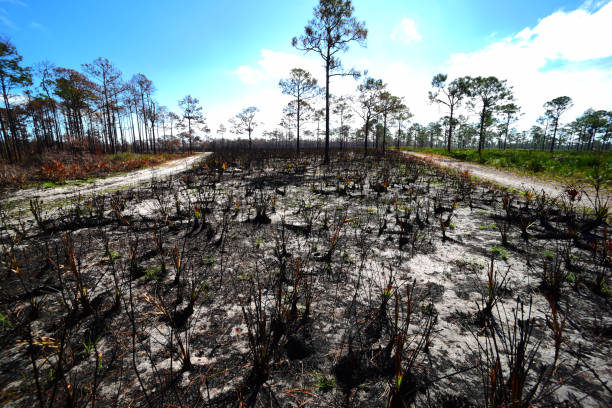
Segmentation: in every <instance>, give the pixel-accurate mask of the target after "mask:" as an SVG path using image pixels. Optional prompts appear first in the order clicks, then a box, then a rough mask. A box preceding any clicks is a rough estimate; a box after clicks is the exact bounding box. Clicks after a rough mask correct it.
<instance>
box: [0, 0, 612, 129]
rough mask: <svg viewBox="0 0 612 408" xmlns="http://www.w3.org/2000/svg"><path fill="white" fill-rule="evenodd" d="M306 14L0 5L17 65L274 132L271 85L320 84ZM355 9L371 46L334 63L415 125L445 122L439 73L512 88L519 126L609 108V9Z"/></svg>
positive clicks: (214, 5)
mask: <svg viewBox="0 0 612 408" xmlns="http://www.w3.org/2000/svg"><path fill="white" fill-rule="evenodd" d="M316 3H317V2H316V1H298V0H294V1H233V2H229V1H183V0H175V1H172V2H168V1H163V2H162V1H136V0H130V1H126V0H123V1H118V0H106V1H93V0H82V1H62V0H54V1H49V0H46V1H41V0H38V1H34V0H0V33H2V34H3V35H5V36H8V37H9V38H10V39H11V40H12V42H13V43H14V44H15V45H16V46H17V49H18V51H19V52H20V53H21V54H22V55H23V57H24V62H25V64H27V65H31V64H34V63H36V62H39V61H41V60H49V61H51V62H53V63H54V64H56V65H58V66H64V67H68V68H73V69H80V67H81V64H82V63H86V62H91V61H92V60H93V59H95V58H96V57H100V56H101V57H106V58H108V59H109V60H110V61H112V62H113V63H114V64H115V65H116V66H117V67H118V68H119V69H120V70H121V71H122V72H123V74H124V77H125V79H129V78H130V77H131V76H132V75H133V74H135V73H138V72H140V73H143V74H145V75H146V76H147V77H148V78H150V79H151V80H152V81H153V83H154V84H155V86H156V88H157V91H156V94H155V96H156V98H157V99H158V101H159V102H160V103H161V104H162V105H166V106H168V107H169V108H170V109H171V110H176V109H177V100H178V99H180V98H181V97H183V96H184V95H186V94H192V95H193V96H195V97H197V98H199V99H200V101H201V103H202V105H203V107H204V112H205V113H206V116H207V117H208V120H209V123H210V125H211V127H212V128H213V130H214V129H215V128H216V126H217V125H218V124H219V123H220V122H225V121H226V120H227V119H228V118H229V117H230V116H232V115H233V114H235V113H237V112H238V111H239V110H240V109H241V108H243V107H246V106H249V105H256V106H258V107H259V108H260V109H261V112H260V118H261V119H262V121H264V122H265V123H266V127H267V128H271V127H273V126H274V125H275V124H276V123H277V122H278V120H279V117H280V112H281V109H282V106H283V105H284V104H285V103H286V102H287V99H286V98H285V97H283V96H282V95H281V92H280V89H279V88H278V85H277V84H278V80H279V79H280V78H282V77H284V76H286V75H287V74H288V71H289V69H291V68H293V66H292V65H298V64H299V65H303V66H305V67H306V68H308V69H310V70H311V71H313V73H314V74H315V75H317V76H318V77H320V76H321V73H322V69H321V61H320V60H319V59H318V58H317V56H315V55H303V53H301V52H299V51H297V50H295V49H293V48H292V47H291V44H290V42H291V38H292V37H293V36H296V35H300V34H301V33H302V32H303V28H304V25H305V24H306V23H307V21H308V20H309V19H310V18H311V17H312V9H313V7H314V6H315V5H316ZM353 4H354V7H355V16H356V17H357V18H358V19H359V20H362V21H365V23H366V27H367V28H368V30H369V35H368V40H367V48H361V47H359V46H358V45H353V46H351V49H350V50H349V52H348V53H347V54H345V55H343V56H342V60H343V62H344V65H345V66H347V67H351V66H354V67H356V68H357V69H364V68H367V69H368V70H369V73H370V75H372V76H375V77H379V78H382V79H383V80H384V81H385V82H388V84H389V88H390V90H392V91H393V92H394V93H396V94H398V95H399V96H404V97H405V98H406V102H407V104H408V106H409V107H410V108H411V109H412V110H413V112H414V113H415V118H414V119H415V120H416V121H419V122H427V121H429V120H434V119H436V117H437V116H440V114H441V112H440V111H438V108H436V107H432V106H430V105H428V104H427V101H426V94H427V90H428V89H429V87H430V81H431V77H432V76H433V75H434V74H436V73H438V72H448V73H449V75H450V76H451V78H452V77H453V76H459V75H466V74H472V75H496V76H498V77H499V78H501V79H508V82H509V83H510V84H511V85H513V86H514V88H515V93H516V94H517V98H518V99H519V104H522V105H523V108H524V109H523V111H524V112H525V113H526V115H525V117H524V119H523V123H524V127H528V126H529V125H530V124H531V123H528V122H532V121H533V120H534V119H535V117H537V115H539V114H541V112H540V111H539V110H541V109H540V108H541V106H542V104H543V103H544V102H546V100H549V99H552V98H554V97H556V96H560V95H563V94H567V95H569V96H571V97H572V98H574V100H575V104H576V106H575V108H574V111H573V113H572V114H573V115H577V114H579V113H581V112H582V111H584V110H585V109H586V108H588V107H590V106H591V105H592V106H593V107H595V108H601V109H612V100H611V98H612V96H611V95H612V74H611V72H612V68H611V67H612V49H610V45H609V44H610V43H612V41H610V40H609V39H610V38H612V33H610V31H609V29H607V28H606V26H609V25H612V18H609V17H612V5H611V4H610V3H609V2H608V1H603V2H601V1H600V2H597V1H588V2H586V3H585V2H584V1H569V0H568V1H549V0H538V1H533V0H531V1H523V0H519V1H517V0H515V1H512V2H498V1H482V0H478V1H477V0H472V1H466V0H461V1H460V0H454V1H453V0H447V1H441V0H438V1H427V2H416V1H406V0H403V1H400V0H397V1H395V0H393V1H388V0H384V1H376V2H374V1H371V0H370V1H366V0H354V2H353ZM606 22H607V23H606ZM606 30H608V31H606ZM534 33H535V34H534ZM568 33H572V34H571V35H570V34H568ZM606 35H607V37H605V36H606ZM602 36H603V37H602ZM557 37H558V38H560V40H558V41H557V40H556V38H557ZM604 38H607V40H604ZM587 42H588V44H587ZM566 44H569V46H567V47H566ZM585 48H586V49H585ZM568 83H570V84H571V83H573V84H574V86H567V87H566V86H565V85H567V84H568ZM355 86H356V83H355V82H354V81H353V80H352V79H351V80H348V79H342V80H339V81H336V82H334V83H333V84H332V87H331V90H332V92H333V93H350V92H352V91H353V90H354V88H355ZM588 87H590V88H591V89H590V90H587V89H586V88H588ZM589 92H590V93H589ZM579 93H581V94H580V95H578V94H579ZM587 105H588V106H587ZM262 128H263V127H262Z"/></svg>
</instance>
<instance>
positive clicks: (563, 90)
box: [443, 3, 612, 128]
mask: <svg viewBox="0 0 612 408" xmlns="http://www.w3.org/2000/svg"><path fill="white" fill-rule="evenodd" d="M611 21H612V3H608V4H606V5H605V6H603V7H601V8H598V9H597V10H596V11H592V12H589V11H588V10H586V9H584V8H581V9H577V10H574V11H571V12H563V11H557V12H555V13H553V14H551V15H550V16H548V17H545V18H543V19H542V20H540V21H539V22H538V24H537V25H536V26H535V27H533V28H531V27H527V28H525V29H523V30H522V31H520V32H519V33H517V34H515V35H513V36H511V37H507V38H504V39H502V40H499V41H497V42H494V43H492V44H490V45H488V46H486V47H485V48H483V49H481V50H478V51H474V52H470V53H460V54H452V55H451V56H450V57H449V60H448V63H447V64H446V66H445V67H444V68H443V71H444V72H447V73H448V74H449V76H450V77H451V78H455V77H459V76H463V75H471V76H476V75H482V76H490V75H494V76H497V77H498V78H500V79H507V80H508V84H509V85H512V86H513V87H514V94H515V97H516V99H517V102H518V104H519V105H521V106H522V108H523V112H525V116H524V118H523V120H522V121H521V123H520V125H521V127H523V128H527V127H529V126H531V125H532V124H533V123H534V122H535V119H536V118H537V117H538V116H539V115H541V114H542V113H543V109H542V105H543V104H544V103H545V102H546V101H548V100H550V99H552V98H555V97H557V96H561V95H567V96H570V97H571V98H572V99H573V100H574V108H573V109H572V110H571V111H570V112H568V114H567V115H565V116H566V117H565V119H566V120H570V117H575V116H577V115H580V114H581V113H582V112H583V111H584V110H586V109H587V108H589V107H594V108H596V109H610V108H612V100H611V99H610V98H611V97H610V96H611V95H612V72H610V70H609V69H606V68H601V67H598V65H597V64H596V63H595V62H596V61H597V60H599V59H602V58H606V57H610V56H612V42H610V41H607V40H606V39H609V38H612V24H610V22H611Z"/></svg>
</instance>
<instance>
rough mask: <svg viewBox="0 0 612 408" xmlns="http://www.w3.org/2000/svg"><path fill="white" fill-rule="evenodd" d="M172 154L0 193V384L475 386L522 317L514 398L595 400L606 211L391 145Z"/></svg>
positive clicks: (367, 390) (75, 392)
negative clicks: (93, 188) (502, 183)
mask: <svg viewBox="0 0 612 408" xmlns="http://www.w3.org/2000/svg"><path fill="white" fill-rule="evenodd" d="M181 168H184V169H185V171H184V172H183V173H182V174H181V176H180V177H176V176H173V177H171V178H158V179H156V180H155V182H152V183H137V184H136V185H134V186H130V187H129V188H127V189H118V190H116V191H112V192H107V193H104V191H105V190H104V189H102V190H97V192H98V193H99V194H97V195H89V196H87V195H84V193H83V192H81V194H77V195H76V196H73V197H72V198H70V199H67V202H66V203H65V204H62V205H61V206H60V207H49V208H44V207H41V208H40V209H39V211H38V213H37V216H36V217H32V216H28V217H24V218H22V219H21V221H20V222H14V219H13V218H11V216H9V215H7V212H6V211H2V214H0V215H2V217H0V221H2V225H1V228H0V248H1V249H2V252H1V253H0V257H1V259H0V260H1V261H2V262H1V263H0V312H1V313H2V317H3V322H2V327H1V330H2V331H1V332H0V367H1V368H0V389H1V390H2V393H0V404H4V405H6V406H12V407H28V406H33V405H40V404H39V402H40V400H42V401H43V402H44V403H45V404H43V405H47V406H48V405H49V402H55V405H57V406H60V405H62V406H63V405H66V406H84V405H86V404H91V401H95V402H96V404H97V405H98V406H185V407H187V406H190V407H191V406H193V407H195V406H207V407H227V406H266V407H267V406H271V407H287V406H311V407H339V406H362V407H386V406H410V405H412V406H418V407H421V406H426V407H434V406H436V407H439V406H443V407H461V406H463V407H468V406H485V405H487V403H488V402H489V400H488V397H487V395H489V396H490V389H489V388H488V385H489V384H491V379H490V376H491V373H492V372H493V371H494V368H495V364H493V361H492V359H487V357H486V353H485V351H489V352H491V350H490V347H491V346H492V343H491V341H492V339H493V338H495V339H497V341H498V342H500V345H501V346H500V347H499V349H498V350H497V352H499V356H500V365H501V371H500V372H498V376H501V377H502V381H500V382H499V384H498V385H499V387H501V388H503V389H504V390H506V392H508V389H507V388H506V384H507V383H508V378H509V376H510V371H509V367H510V366H511V361H516V355H515V356H514V357H513V356H512V355H511V350H512V348H513V347H516V345H517V344H519V342H518V341H515V342H513V341H512V336H513V333H514V334H515V335H516V334H517V333H520V334H525V331H528V333H529V336H528V337H527V338H526V340H525V341H524V342H520V344H525V345H526V354H525V355H526V356H527V358H529V359H532V363H533V364H532V365H531V366H530V367H529V369H528V370H527V372H526V378H525V393H524V394H523V395H524V396H527V395H528V394H529V393H528V390H531V389H532V388H533V387H534V386H536V384H538V385H537V387H536V389H535V391H536V392H535V394H534V395H535V397H534V399H533V400H532V401H531V404H530V405H533V406H565V407H569V406H571V407H608V406H611V405H612V394H611V393H610V384H612V366H611V363H610V359H609V356H610V353H612V334H611V333H612V330H611V328H612V313H611V310H612V307H611V306H612V298H611V297H610V293H609V289H608V288H609V286H605V285H609V284H610V283H611V279H612V274H611V272H612V271H611V268H612V265H611V262H610V257H609V253H607V252H605V251H606V250H607V249H606V248H608V247H610V248H611V249H612V241H610V239H609V235H608V228H609V222H610V220H609V218H608V217H606V216H603V218H602V217H599V216H598V215H597V214H599V213H597V212H583V211H579V210H578V207H576V206H575V203H573V202H572V201H568V199H567V198H566V197H565V196H563V195H561V196H560V197H559V198H558V199H553V198H550V197H549V198H543V197H534V198H529V199H528V198H526V197H524V196H523V195H522V194H516V195H513V193H512V192H511V191H508V190H503V189H500V188H496V187H494V186H492V185H490V184H487V183H478V182H475V181H474V180H472V179H470V178H467V177H463V176H462V175H461V174H459V173H458V172H451V171H448V170H447V169H444V168H441V167H439V166H436V165H431V164H429V163H426V162H424V161H422V160H417V159H415V158H410V157H406V156H403V155H399V154H396V153H389V154H388V155H387V157H385V158H382V157H370V158H368V159H365V160H364V159H361V158H359V157H357V156H356V155H355V154H353V153H347V154H341V155H338V156H334V157H333V160H332V164H330V165H328V166H324V165H321V164H320V163H319V157H318V156H307V155H303V156H301V157H295V156H294V155H293V154H290V153H288V152H275V153H274V154H271V153H266V152H254V153H252V154H244V153H239V152H232V151H228V152H223V153H215V154H212V155H210V156H208V157H207V158H206V164H204V163H200V164H198V165H196V166H191V165H187V164H185V163H182V164H181ZM174 170H177V168H176V167H173V171H174ZM173 174H175V173H173ZM150 177H151V174H149V175H148V176H144V175H143V176H139V177H138V179H139V180H140V181H143V182H144V181H148V180H150ZM106 188H108V186H106ZM63 194H64V195H63V196H62V195H61V194H60V195H59V197H66V195H67V194H68V192H66V191H64V193H63ZM22 199H25V198H22ZM62 200H63V198H62ZM24 216H25V215H24ZM598 217H599V218H598ZM523 222H527V223H528V226H527V227H526V231H527V232H526V235H523V234H522V233H521V229H520V225H522V224H521V223H523ZM502 231H505V232H506V235H507V237H506V238H507V239H506V242H505V243H502V235H501V232H502ZM568 231H574V232H573V233H572V235H568V234H569V233H568ZM554 271H556V273H558V275H555V276H556V278H555V279H556V282H560V283H559V286H558V292H555V291H554V287H551V286H550V285H549V284H550V282H551V279H548V278H546V277H547V276H550V274H551V273H552V272H554ZM489 273H490V274H491V276H492V277H493V278H492V279H493V284H491V282H490V279H489V278H488V275H489ZM600 278H601V279H603V283H604V285H603V286H602V285H601V282H602V281H601V280H600ZM595 282H599V283H600V284H599V285H597V284H594V283H595ZM492 291H493V295H492V294H491V293H492ZM553 293H556V295H555V298H554V299H553V297H551V296H552V294H553ZM491 296H493V297H494V298H495V303H494V305H492V306H491V308H490V313H489V315H487V314H485V313H483V309H484V308H485V306H486V302H487V299H490V297H491ZM551 299H553V300H554V301H551ZM551 305H555V308H556V309H555V310H556V311H557V312H558V315H557V316H558V319H557V320H554V319H553V314H552V309H551V307H552V306H551ZM521 311H522V313H521ZM560 319H561V320H563V321H564V322H565V323H563V324H564V330H563V334H562V341H561V345H560V354H559V357H558V359H557V361H556V368H555V369H553V368H554V365H555V364H554V362H555V346H554V344H555V343H554V338H553V329H552V327H554V324H555V322H557V323H558V322H559V321H560ZM515 340H516V339H515ZM512 344H514V346H513V345H512ZM519 371H520V370H519ZM398 374H400V375H401V377H399V378H398ZM540 375H541V376H542V377H541V381H540V382H538V380H537V378H538V376H540ZM497 395H499V394H497ZM499 398H501V397H499ZM502 402H504V401H502ZM506 402H507V401H506ZM496 405H499V406H502V405H503V404H502V403H496ZM507 405H509V404H507Z"/></svg>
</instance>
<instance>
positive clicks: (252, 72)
mask: <svg viewBox="0 0 612 408" xmlns="http://www.w3.org/2000/svg"><path fill="white" fill-rule="evenodd" d="M234 73H235V74H236V75H238V78H240V80H241V81H242V82H244V83H245V84H247V85H253V84H256V83H257V82H259V81H260V80H261V79H262V78H263V74H262V73H261V71H259V70H257V69H253V68H251V67H249V66H248V65H241V66H240V67H238V69H236V70H235V71H234Z"/></svg>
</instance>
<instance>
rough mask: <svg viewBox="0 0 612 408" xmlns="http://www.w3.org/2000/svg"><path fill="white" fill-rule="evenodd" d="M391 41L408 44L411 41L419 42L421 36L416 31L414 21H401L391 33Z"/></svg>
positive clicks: (404, 19) (407, 19) (406, 19)
mask: <svg viewBox="0 0 612 408" xmlns="http://www.w3.org/2000/svg"><path fill="white" fill-rule="evenodd" d="M391 39H392V40H393V41H401V42H404V43H406V44H410V43H411V42H413V41H420V40H421V34H419V32H418V31H417V27H416V23H415V22H414V20H411V19H409V18H406V17H404V18H403V19H402V21H401V22H400V23H399V24H398V25H396V26H395V28H394V29H393V32H392V33H391Z"/></svg>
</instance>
